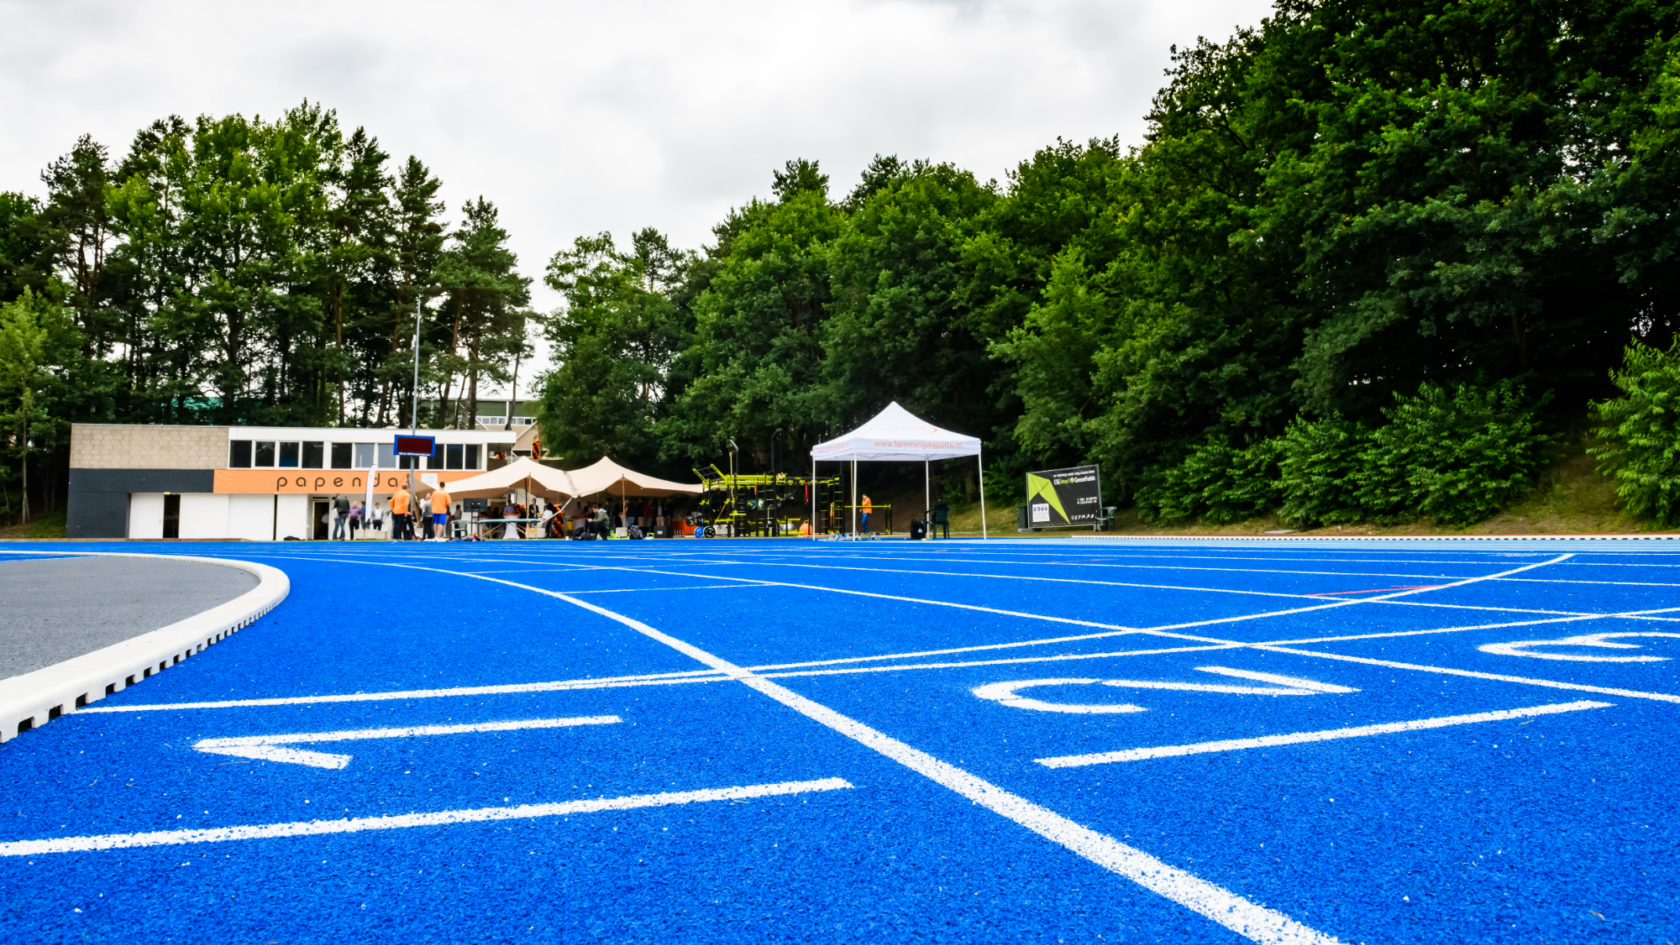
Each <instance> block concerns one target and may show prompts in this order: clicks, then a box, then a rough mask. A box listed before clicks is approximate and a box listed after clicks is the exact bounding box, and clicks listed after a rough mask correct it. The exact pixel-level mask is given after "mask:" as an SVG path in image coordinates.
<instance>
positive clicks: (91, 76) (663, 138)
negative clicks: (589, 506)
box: [0, 0, 1269, 306]
mask: <svg viewBox="0 0 1680 945" xmlns="http://www.w3.org/2000/svg"><path fill="white" fill-rule="evenodd" d="M1268 12H1269V4H1267V3H1265V2H1264V0H1185V2H1172V0H1133V2H1124V3H1115V2H1109V3H1101V2H1080V0H1067V2H1030V3H1027V2H995V3H992V2H978V3H964V2H866V0H824V2H806V3H767V2H735V3H651V2H639V3H638V2H617V3H611V4H599V3H576V2H551V3H526V2H500V3H496V2H482V3H477V4H450V3H438V2H411V3H402V4H373V3H361V2H352V0H332V2H321V0H306V2H289V3H273V4H268V5H257V4H233V3H226V2H218V3H204V2H196V3H195V2H165V0H150V2H108V3H91V2H86V3H74V2H51V3H42V2H38V0H22V2H19V0H12V2H4V0H0V114H4V115H5V116H6V122H5V125H4V127H3V128H0V189H6V190H23V191H25V192H30V193H37V194H39V193H40V192H41V190H42V188H41V185H40V183H39V177H38V175H39V173H40V171H41V169H42V168H43V167H44V166H45V165H46V164H47V162H49V161H51V160H52V159H53V158H54V157H56V156H57V155H59V154H62V153H64V152H65V151H67V150H69V148H70V146H71V144H73V143H74V141H75V138H76V136H77V135H79V134H82V133H84V132H86V133H91V134H92V135H93V136H94V137H95V138H96V139H97V140H99V141H101V142H102V143H104V144H106V145H107V146H109V147H110V148H111V150H112V151H113V153H115V154H117V155H119V156H120V154H121V153H122V152H123V151H124V150H125V149H126V148H127V146H128V143H129V141H130V139H131V138H132V137H133V135H134V133H135V132H136V131H137V130H139V129H140V128H141V127H143V126H144V125H147V124H149V123H150V122H151V121H152V120H154V119H156V118H160V117H163V116H166V115H169V114H171V113H175V114H181V115H183V116H186V117H188V118H191V117H193V116H196V115H198V114H203V113H209V114H225V113H229V112H242V113H245V114H248V115H249V114H261V115H264V116H273V115H276V114H278V113H279V112H281V111H283V110H284V109H286V108H288V107H291V106H293V105H296V104H297V103H298V102H300V101H301V100H303V99H304V98H306V97H307V98H309V99H312V100H316V101H319V102H321V103H323V104H324V105H326V106H328V107H330V108H334V109H336V110H337V111H338V113H339V117H340V120H341V121H342V122H343V123H344V125H345V126H346V127H347V128H354V127H356V126H357V125H364V126H366V127H367V129H368V130H369V131H370V132H371V133H373V134H374V135H376V136H378V138H379V139H380V142H381V144H382V145H383V146H384V147H385V149H386V150H387V151H389V152H391V153H392V154H393V155H395V156H396V157H398V158H399V159H401V158H402V157H405V156H406V155H408V154H411V153H412V154H416V155H418V156H419V157H420V158H421V159H422V160H423V161H425V162H426V163H427V164H428V165H429V166H430V167H431V168H432V169H433V170H434V172H436V173H437V174H438V176H439V177H440V178H441V179H442V180H443V184H444V192H445V195H446V197H447V199H448V201H449V203H450V206H451V209H452V210H454V209H457V208H459V206H460V205H461V203H462V202H463V201H465V200H467V199H470V198H472V197H474V196H477V195H479V194H483V195H484V196H486V197H488V198H489V199H491V200H492V201H494V202H495V203H496V204H497V206H499V207H500V208H501V210H502V219H503V221H504V223H505V225H506V226H507V227H508V229H509V230H510V231H511V232H512V233H513V237H514V241H515V244H516V248H517V250H518V252H519V254H520V259H521V264H522V268H523V269H524V270H525V272H526V273H527V274H528V275H531V276H533V277H540V275H541V271H542V266H543V263H544V262H545V261H546V260H547V258H548V257H549V256H550V255H552V254H553V253H554V252H555V251H556V250H557V249H559V248H560V247H562V246H564V245H566V244H567V243H569V242H570V241H571V239H572V238H573V237H575V236H578V235H581V234H591V233H596V232H599V231H601V230H610V231H612V232H613V233H614V234H615V235H617V236H619V237H620V238H621V239H622V238H623V237H625V236H627V235H628V234H629V233H630V232H631V231H632V230H635V229H638V228H640V227H643V226H653V227H657V228H659V229H661V230H663V231H665V232H667V233H669V234H670V235H671V236H672V237H673V238H674V239H675V240H676V241H677V242H678V243H679V244H681V245H685V246H690V247H697V246H699V245H700V244H701V243H702V242H704V241H707V240H708V239H709V238H710V227H711V226H712V224H714V223H716V222H717V221H718V220H719V219H721V218H722V215H723V214H724V212H725V211H726V210H727V209H728V208H729V207H730V206H733V205H739V204H741V203H742V202H744V201H746V200H748V199H750V198H751V197H752V196H754V195H760V196H762V195H767V194H768V193H769V189H770V173H771V171H772V169H774V168H779V167H780V166H781V164H782V163H783V162H784V161H786V160H788V159H789V158H794V157H805V158H811V159H815V160H819V161H820V162H821V163H822V166H823V168H824V170H825V171H827V172H828V173H829V174H830V176H831V177H832V179H833V182H834V189H835V191H836V193H837V194H841V193H844V192H846V191H847V190H849V189H850V188H851V186H852V185H853V183H854V182H855V181H856V179H857V175H858V173H859V172H860V171H861V170H862V169H863V167H864V165H865V164H867V163H868V161H869V159H870V158H871V157H872V156H873V155H875V154H876V153H882V154H894V153H896V154H898V155H899V156H901V157H904V158H916V157H925V158H930V159H933V160H936V161H951V162H953V163H955V164H958V165H959V166H962V167H965V168H968V169H970V170H972V171H973V172H974V173H975V174H976V175H978V176H979V177H981V178H982V179H985V178H993V177H996V178H1000V179H1001V178H1002V176H1003V174H1004V173H1005V172H1006V171H1007V170H1008V169H1009V168H1010V167H1012V166H1013V165H1014V164H1015V163H1016V162H1018V161H1020V160H1022V159H1024V158H1026V157H1029V156H1030V155H1031V154H1032V153H1033V152H1034V151H1035V150H1037V149H1039V148H1041V147H1044V146H1045V145H1047V144H1050V143H1052V142H1054V141H1055V139H1056V138H1057V137H1062V138H1067V139H1072V140H1084V139H1087V138H1091V137H1096V136H1103V137H1107V136H1110V135H1119V136H1120V138H1121V140H1122V142H1123V143H1127V144H1133V143H1137V142H1138V141H1139V140H1140V139H1141V136H1142V134H1143V131H1144V122H1143V116H1144V114H1145V112H1146V111H1147V110H1148V106H1149V100H1150V98H1151V96H1153V94H1154V93H1155V90H1156V89H1157V88H1159V87H1160V85H1161V82H1162V78H1161V73H1162V70H1163V69H1165V68H1166V67H1167V65H1168V47H1169V46H1171V45H1173V44H1175V43H1176V44H1178V45H1180V46H1183V45H1186V44H1189V43H1192V42H1194V41H1195V39H1196V37H1197V36H1201V35H1205V36H1208V37H1210V38H1224V37H1226V36H1228V35H1230V33H1231V32H1232V30H1233V29H1234V27H1236V26H1237V25H1239V24H1241V25H1257V24H1258V23H1259V21H1260V19H1261V18H1262V17H1263V16H1266V15H1267V14H1268ZM538 301H539V304H543V305H545V306H549V305H552V304H553V298H552V295H551V294H549V293H546V292H543V293H542V294H539V297H538Z"/></svg>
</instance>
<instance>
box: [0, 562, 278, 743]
mask: <svg viewBox="0 0 1680 945" xmlns="http://www.w3.org/2000/svg"><path fill="white" fill-rule="evenodd" d="M12 553H14V554H31V555H35V554H41V553H42V552H12ZM46 553H48V554H55V553H54V552H46ZM56 554H62V555H64V556H66V557H78V558H80V557H88V558H91V557H100V558H151V559H161V560H166V561H193V562H198V563H200V564H214V565H220V566H222V567H228V568H236V569H238V570H241V571H245V572H248V573H250V574H254V575H256V577H257V586H256V587H254V588H252V589H251V590H249V591H246V592H245V593H243V594H241V595H239V596H238V597H235V598H234V599H233V600H230V601H228V602H227V603H225V604H219V605H217V606H215V607H212V608H210V609H209V610H206V611H204V612H202V613H198V614H194V615H193V616H191V617H188V618H187V619H185V620H181V621H177V622H175V623H172V624H170V625H169V626H167V627H163V628H160V629H157V630H153V631H151V632H150V633H143V634H141V635H140V636H137V637H134V638H133V639H129V640H124V641H123V642H121V643H115V644H112V645H111V646H107V647H104V648H103V649H98V650H94V651H93V652H92V653H84V654H83V655H81V656H77V657H72V658H71V659H67V660H65V661H64V662H62V663H55V664H53V665H52V666H48V667H46V668H44V669H38V670H35V671H34V672H30V673H24V674H22V675H19V676H13V677H11V678H10V679H4V680H0V742H8V741H11V740H12V739H14V738H16V737H17V736H19V735H21V734H23V733H24V732H27V731H29V730H31V729H34V728H38V727H40V726H42V725H45V724H46V723H48V722H50V721H52V720H53V719H56V718H58V717H59V716H60V715H69V714H71V713H73V712H75V711H76V710H77V709H80V708H82V707H83V706H87V705H91V704H93V703H95V702H98V701H99V700H101V699H103V698H105V697H106V696H109V695H113V694H115V693H118V692H121V691H122V690H124V689H126V688H128V687H129V686H132V685H134V684H135V683H137V682H139V681H140V680H142V679H145V678H147V677H149V676H151V675H152V674H153V673H157V672H161V671H163V670H165V669H168V668H169V667H171V666H174V665H175V664H177V663H179V662H181V661H182V660H184V659H186V658H187V657H189V656H192V655H193V654H195V653H200V652H203V650H204V648H205V647H207V646H211V645H212V644H215V643H218V642H220V641H221V640H224V639H226V638H227V637H228V636H229V635H230V634H233V633H237V632H238V631H239V630H240V629H241V628H244V627H247V626H249V625H250V624H252V623H253V622H255V621H256V620H257V618H259V617H261V616H262V615H264V614H266V613H268V612H269V611H270V610H273V609H274V607H275V605H277V604H279V603H280V602H281V601H283V600H285V599H286V595H287V594H289V593H290V592H291V588H292V582H291V579H290V578H288V577H287V576H286V573H285V572H284V571H281V570H280V569H279V568H275V567H271V566H269V565H266V564H257V563H255V562H251V561H234V560H230V559H226V558H203V557H197V556H189V555H149V554H138V553H135V552H99V551H94V552H86V551H72V552H57V553H56Z"/></svg>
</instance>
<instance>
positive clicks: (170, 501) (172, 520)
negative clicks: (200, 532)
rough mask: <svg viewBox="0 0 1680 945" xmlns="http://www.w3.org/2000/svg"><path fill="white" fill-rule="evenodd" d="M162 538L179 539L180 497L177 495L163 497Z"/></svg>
mask: <svg viewBox="0 0 1680 945" xmlns="http://www.w3.org/2000/svg"><path fill="white" fill-rule="evenodd" d="M163 537H165V538H180V537H181V497H180V496H178V495H166V496H164V497H163Z"/></svg>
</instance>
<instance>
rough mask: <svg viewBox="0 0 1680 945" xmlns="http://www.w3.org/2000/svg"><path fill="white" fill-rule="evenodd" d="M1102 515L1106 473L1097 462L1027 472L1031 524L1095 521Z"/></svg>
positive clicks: (1028, 506)
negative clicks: (1103, 485) (1103, 482)
mask: <svg viewBox="0 0 1680 945" xmlns="http://www.w3.org/2000/svg"><path fill="white" fill-rule="evenodd" d="M1101 518H1102V476H1101V475H1099V474H1098V470H1097V467H1096V466H1074V467H1071V468H1069V469H1046V470H1044V471H1042V472H1030V473H1027V524H1028V525H1029V526H1030V527H1032V528H1057V527H1060V526H1063V525H1095V524H1097V522H1098V521H1099V520H1100V519H1101Z"/></svg>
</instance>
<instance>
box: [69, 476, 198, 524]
mask: <svg viewBox="0 0 1680 945" xmlns="http://www.w3.org/2000/svg"><path fill="white" fill-rule="evenodd" d="M214 491H216V471H215V470H213V469H72V470H70V494H69V497H68V507H67V508H66V510H65V527H64V537H66V538H123V537H126V536H127V535H128V496H129V493H131V492H214Z"/></svg>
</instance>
